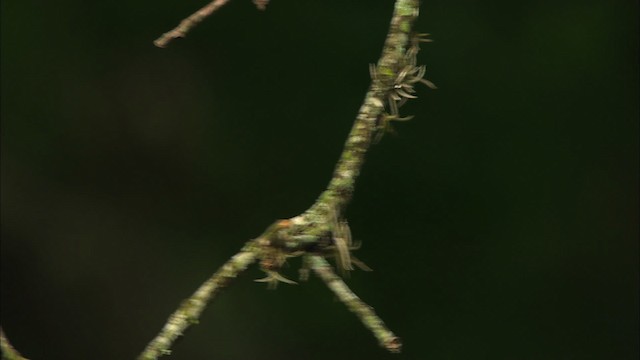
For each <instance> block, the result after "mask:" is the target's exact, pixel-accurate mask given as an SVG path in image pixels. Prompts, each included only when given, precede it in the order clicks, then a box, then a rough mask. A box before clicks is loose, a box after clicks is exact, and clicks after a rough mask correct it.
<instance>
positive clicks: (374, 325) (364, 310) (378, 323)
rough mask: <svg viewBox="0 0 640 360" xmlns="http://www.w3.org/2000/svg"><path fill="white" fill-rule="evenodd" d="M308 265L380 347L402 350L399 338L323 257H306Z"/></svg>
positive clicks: (393, 351)
mask: <svg viewBox="0 0 640 360" xmlns="http://www.w3.org/2000/svg"><path fill="white" fill-rule="evenodd" d="M307 261H308V264H309V265H310V266H311V269H313V271H314V272H315V273H316V275H318V277H320V278H321V279H322V281H324V283H325V284H327V287H328V288H329V289H331V291H333V293H334V294H336V296H337V297H338V299H340V301H342V302H343V303H344V304H345V305H347V307H348V308H349V310H351V312H353V313H354V314H356V315H358V317H359V318H360V321H362V323H363V324H364V326H366V327H367V328H368V329H369V330H371V332H372V333H373V335H375V337H376V338H377V339H378V342H379V343H380V346H382V347H383V348H385V349H387V350H389V351H390V352H392V353H399V352H400V349H401V348H402V343H401V342H400V338H399V337H397V336H396V335H395V334H394V333H393V332H392V331H391V330H389V329H388V328H387V326H386V325H385V324H384V322H383V321H382V319H380V317H379V316H378V315H376V313H375V312H374V311H373V308H371V306H369V305H367V304H366V303H365V302H364V301H362V300H360V298H359V297H358V296H357V295H356V294H354V293H353V292H352V291H351V289H349V287H348V286H347V284H345V283H344V281H342V279H341V278H340V277H339V276H338V275H336V273H335V272H334V271H333V269H332V268H331V265H329V263H328V262H327V260H325V259H324V258H323V257H320V256H316V255H309V256H308V260H307Z"/></svg>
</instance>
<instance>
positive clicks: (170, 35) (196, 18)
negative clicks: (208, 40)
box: [153, 0, 229, 48]
mask: <svg viewBox="0 0 640 360" xmlns="http://www.w3.org/2000/svg"><path fill="white" fill-rule="evenodd" d="M227 2H229V0H213V1H212V2H210V3H209V4H207V5H205V6H204V7H202V8H201V9H200V10H198V11H196V12H194V13H193V14H191V16H189V17H188V18H186V19H184V20H182V21H181V22H180V24H179V25H178V26H176V27H175V28H174V29H173V30H171V31H169V32H166V33H164V34H162V36H160V37H159V38H157V39H156V40H155V41H154V42H153V44H154V45H155V46H157V47H161V48H163V47H166V46H167V45H168V44H169V42H170V41H171V40H173V39H177V38H183V37H185V36H186V35H187V33H188V32H189V30H191V28H192V27H194V26H196V25H198V24H199V23H200V22H201V21H202V20H204V19H206V18H207V17H208V16H209V15H211V14H213V12H214V11H216V10H218V9H219V8H221V7H222V6H224V5H225V4H226V3H227Z"/></svg>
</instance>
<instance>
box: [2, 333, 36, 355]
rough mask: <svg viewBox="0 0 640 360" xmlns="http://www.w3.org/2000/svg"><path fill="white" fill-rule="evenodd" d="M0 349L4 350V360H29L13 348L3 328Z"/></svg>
mask: <svg viewBox="0 0 640 360" xmlns="http://www.w3.org/2000/svg"><path fill="white" fill-rule="evenodd" d="M0 349H2V360H29V359H27V358H25V357H23V356H22V355H20V353H19V352H18V351H17V350H16V349H14V348H13V346H11V343H10V342H9V339H7V336H6V335H5V334H4V330H3V329H2V328H0Z"/></svg>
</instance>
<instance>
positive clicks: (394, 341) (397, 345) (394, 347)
mask: <svg viewBox="0 0 640 360" xmlns="http://www.w3.org/2000/svg"><path fill="white" fill-rule="evenodd" d="M384 347H385V349H387V350H389V352H392V353H394V354H399V353H400V351H401V350H402V342H401V341H400V338H399V337H397V336H396V337H393V338H391V339H389V340H388V341H387V342H386V343H385V344H384Z"/></svg>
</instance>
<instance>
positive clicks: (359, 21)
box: [1, 0, 638, 360]
mask: <svg viewBox="0 0 640 360" xmlns="http://www.w3.org/2000/svg"><path fill="white" fill-rule="evenodd" d="M201 5H203V2H200V1H195V0H193V1H191V0H190V1H179V0H172V1H169V0H163V1H150V0H140V1H104V2H102V1H90V2H85V1H78V0H67V1H65V0H61V1H52V2H45V1H33V0H20V1H9V0H7V1H2V3H1V10H2V58H1V60H2V113H1V115H2V158H1V159H2V177H1V180H2V183H1V184H2V192H1V195H2V202H1V204H2V288H1V290H2V319H1V323H2V325H3V327H4V329H5V331H6V332H7V334H8V336H9V337H10V339H11V340H12V342H13V343H14V345H15V346H16V347H17V348H19V349H20V350H21V351H22V352H23V353H24V355H26V356H27V357H29V358H32V359H49V360H51V359H132V358H134V356H136V355H137V354H138V353H139V352H140V351H141V350H142V349H143V347H144V346H145V345H146V343H147V342H148V341H149V340H150V339H151V338H152V337H153V336H154V335H155V334H156V333H157V332H158V331H159V329H160V327H161V326H162V325H163V324H164V321H165V319H166V317H167V316H168V315H169V314H170V313H171V312H172V311H173V310H174V309H175V307H176V306H177V305H178V304H179V302H180V301H181V300H182V299H183V298H185V297H187V296H188V295H190V294H191V292H192V291H193V290H195V288H196V287H197V286H198V285H199V284H200V283H201V282H202V281H204V280H205V279H206V278H207V277H208V276H209V275H210V274H211V273H213V271H215V270H216V269H217V267H218V266H220V265H221V264H222V263H223V261H224V260H225V259H227V258H228V257H229V256H231V255H232V254H234V253H235V252H236V251H237V250H238V249H239V248H240V246H241V245H242V243H243V242H244V241H246V240H248V239H250V238H252V237H255V236H257V235H259V234H260V233H261V231H262V230H263V229H264V228H265V227H266V226H268V225H269V224H270V223H271V222H272V221H273V220H275V219H278V218H286V217H291V216H294V215H297V214H299V213H300V212H302V211H303V210H305V209H306V208H307V207H308V206H310V205H311V204H312V203H313V201H314V200H315V197H316V196H317V195H318V194H319V192H320V191H321V190H322V189H323V188H324V186H325V185H326V183H327V182H328V180H329V178H330V175H331V172H332V169H333V165H334V163H335V160H336V158H337V156H338V155H339V153H340V151H341V148H342V144H343V142H344V139H345V137H346V134H347V132H348V130H349V128H350V126H351V124H352V120H353V118H354V116H355V114H356V112H357V110H358V107H359V104H360V102H361V101H362V99H363V96H364V93H365V91H366V89H367V86H368V81H369V79H368V77H369V75H368V70H367V64H368V63H370V62H374V61H376V60H377V57H378V55H379V52H380V50H381V47H382V43H383V40H384V36H385V34H386V30H387V26H388V21H389V19H390V16H391V11H392V1H389V0H387V1H373V0H372V1H347V0H339V1H338V0H333V1H301V0H297V1H291V0H289V1H285V0H273V1H272V3H271V4H270V5H269V7H268V10H267V11H266V12H259V11H256V10H255V8H254V7H253V5H252V4H251V2H250V1H248V0H235V1H232V2H231V3H230V4H229V5H227V6H226V7H225V8H223V9H222V10H221V11H220V12H219V13H217V14H216V15H214V17H213V18H211V19H209V20H208V21H206V22H205V23H203V24H202V25H201V26H199V27H198V28H197V29H195V30H194V31H193V32H192V33H191V34H190V35H189V37H188V38H187V39H185V40H181V41H179V42H176V43H174V44H172V45H171V46H170V47H169V48H168V49H165V50H161V49H157V48H154V47H153V46H152V44H151V42H152V40H153V39H155V37H157V36H158V35H159V34H161V33H162V32H165V31H167V30H169V29H170V28H171V27H173V26H175V25H176V24H177V23H178V22H179V21H180V20H181V19H182V18H183V17H184V16H186V15H187V14H189V13H191V12H192V11H193V10H195V9H196V8H197V7H199V6H201ZM637 16H638V4H637V2H634V1H622V0H620V1H605V0H601V1H532V2H529V1H523V2H520V1H444V0H441V1H424V2H423V6H422V17H421V18H420V20H419V23H418V25H417V29H418V30H419V31H421V32H430V33H432V34H433V36H432V37H433V38H434V39H435V42H434V43H433V44H430V45H427V46H425V47H423V49H424V51H423V52H421V53H420V56H419V61H420V62H421V63H425V64H427V69H428V70H427V77H428V78H429V79H431V80H432V81H433V82H435V83H436V84H437V85H438V86H439V90H437V91H431V90H429V89H427V88H426V87H424V88H420V89H419V90H418V92H419V95H420V99H418V100H416V101H412V102H410V103H409V104H407V105H406V106H405V107H403V108H402V109H401V111H402V113H403V114H413V115H416V117H415V119H414V120H413V121H411V122H409V123H402V124H399V125H398V126H396V130H397V133H398V134H397V136H393V135H390V136H387V137H385V138H384V139H383V141H382V142H381V143H380V144H379V145H378V146H376V147H374V148H373V149H372V151H371V152H370V154H369V156H368V158H367V162H366V164H365V167H364V170H363V172H362V176H361V178H360V180H359V181H358V184H357V187H356V193H355V198H354V201H353V203H352V205H351V206H350V208H349V213H348V218H349V220H350V224H351V227H352V231H353V233H354V236H355V238H356V239H357V240H361V241H362V243H363V247H362V249H361V250H360V251H358V252H357V256H358V257H359V258H361V259H362V260H364V261H365V262H366V263H367V264H369V265H370V266H371V267H373V268H374V269H375V272H373V273H363V272H355V273H353V274H352V276H351V278H350V279H349V281H348V283H349V285H350V286H351V287H352V289H353V290H354V291H355V292H356V293H357V294H359V295H360V296H361V297H362V298H363V299H364V300H365V301H367V302H368V303H370V304H371V305H372V306H374V307H375V308H376V311H377V312H378V313H379V314H380V315H381V316H382V317H383V318H384V320H385V321H386V323H387V324H388V325H389V326H390V327H391V328H392V329H393V330H394V331H395V332H397V334H398V335H399V336H401V337H402V339H403V341H404V344H405V348H404V352H403V353H402V354H401V355H390V354H387V353H385V352H384V350H382V349H380V348H379V347H378V346H377V344H376V342H375V340H374V339H373V337H372V335H371V334H370V333H369V332H368V331H366V330H365V329H364V328H363V327H362V326H361V324H360V323H359V321H358V320H357V319H356V317H355V316H353V315H352V314H350V313H349V312H348V311H347V310H346V309H345V307H344V306H343V305H342V304H341V303H339V302H337V301H334V298H333V295H332V294H331V293H330V292H329V290H328V289H327V288H326V287H324V285H323V284H322V283H321V282H320V281H319V280H318V279H316V278H312V279H311V280H310V281H309V283H307V284H303V285H300V286H288V285H283V286H280V287H279V289H278V290H277V291H267V290H266V289H265V286H264V285H263V284H256V283H253V282H252V280H253V279H255V278H258V277H260V276H261V274H260V272H259V271H258V270H256V269H255V268H252V269H251V270H250V271H248V272H247V273H246V274H245V275H244V276H242V277H241V278H240V279H239V280H238V281H237V282H236V283H235V284H234V285H233V286H232V287H231V288H230V289H228V291H226V292H224V293H223V294H222V295H221V296H220V297H219V298H218V299H217V300H216V301H215V302H214V304H213V305H212V307H211V308H209V309H208V311H207V312H206V313H205V314H204V316H203V318H202V319H201V324H200V325H198V326H196V327H194V328H193V329H191V330H190V331H189V333H188V334H187V336H186V337H185V338H184V339H182V340H181V341H180V342H179V343H178V344H177V346H176V347H175V350H174V355H173V356H172V357H171V358H172V359H176V360H178V359H319V360H320V359H322V360H326V359H351V360H352V359H434V360H436V359H438V360H439V359H607V360H608V359H636V358H637V357H638V287H637V281H638V186H637V182H638V100H637V96H638V65H637V64H638V36H637V30H638V19H637ZM298 265H299V261H298V260H294V261H291V263H290V267H289V268H288V269H286V271H285V272H286V274H287V275H288V276H291V277H295V274H296V271H297V268H298Z"/></svg>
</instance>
